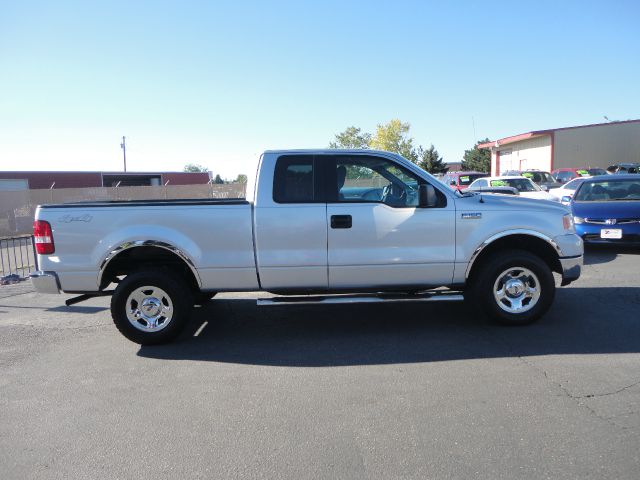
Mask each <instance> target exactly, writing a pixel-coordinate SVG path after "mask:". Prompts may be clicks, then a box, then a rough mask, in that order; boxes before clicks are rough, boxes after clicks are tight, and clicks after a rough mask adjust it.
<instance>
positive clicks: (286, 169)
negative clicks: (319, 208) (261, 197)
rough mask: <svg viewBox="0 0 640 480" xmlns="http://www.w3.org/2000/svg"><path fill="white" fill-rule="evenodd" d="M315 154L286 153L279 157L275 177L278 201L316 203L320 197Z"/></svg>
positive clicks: (275, 190) (276, 200)
mask: <svg viewBox="0 0 640 480" xmlns="http://www.w3.org/2000/svg"><path fill="white" fill-rule="evenodd" d="M316 170H317V168H316V162H315V159H314V156H313V155H284V156H281V157H280V158H278V160H277V163H276V168H275V172H274V177H273V200H274V202H276V203H315V202H318V201H321V199H320V198H319V192H320V189H319V188H318V187H319V185H318V175H317V174H316Z"/></svg>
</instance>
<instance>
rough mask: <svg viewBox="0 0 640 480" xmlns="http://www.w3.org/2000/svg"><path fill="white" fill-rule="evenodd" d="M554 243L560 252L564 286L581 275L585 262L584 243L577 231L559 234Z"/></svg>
mask: <svg viewBox="0 0 640 480" xmlns="http://www.w3.org/2000/svg"><path fill="white" fill-rule="evenodd" d="M553 243H554V244H555V245H556V249H557V250H558V253H559V254H560V266H561V267H562V272H561V274H562V283H561V285H562V286H563V287H564V286H565V285H569V284H570V283H571V282H573V281H574V280H577V279H578V278H579V277H580V273H581V272H582V264H583V262H584V257H583V254H584V244H583V242H582V239H581V238H580V236H579V235H576V234H575V233H568V234H565V235H559V236H557V237H555V238H554V239H553Z"/></svg>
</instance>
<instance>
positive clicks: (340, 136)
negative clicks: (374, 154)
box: [329, 127, 371, 149]
mask: <svg viewBox="0 0 640 480" xmlns="http://www.w3.org/2000/svg"><path fill="white" fill-rule="evenodd" d="M370 141H371V134H370V133H366V132H365V133H363V132H362V130H361V129H360V128H358V127H348V128H347V129H345V130H344V131H343V132H340V133H337V134H336V136H335V138H334V140H333V142H331V143H330V144H329V148H352V149H366V148H369V142H370Z"/></svg>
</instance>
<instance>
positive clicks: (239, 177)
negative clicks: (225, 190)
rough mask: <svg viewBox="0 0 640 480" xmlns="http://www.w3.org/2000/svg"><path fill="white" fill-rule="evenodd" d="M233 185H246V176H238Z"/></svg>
mask: <svg viewBox="0 0 640 480" xmlns="http://www.w3.org/2000/svg"><path fill="white" fill-rule="evenodd" d="M233 183H247V176H246V175H244V174H242V173H241V174H239V175H238V176H237V177H236V179H235V180H234V181H233Z"/></svg>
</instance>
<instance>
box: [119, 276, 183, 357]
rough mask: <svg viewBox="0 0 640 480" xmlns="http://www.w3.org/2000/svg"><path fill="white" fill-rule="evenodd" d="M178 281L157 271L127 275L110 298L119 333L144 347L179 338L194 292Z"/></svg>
mask: <svg viewBox="0 0 640 480" xmlns="http://www.w3.org/2000/svg"><path fill="white" fill-rule="evenodd" d="M179 280H180V277H178V278H176V277H175V276H172V275H169V273H168V272H164V271H157V270H147V271H140V272H136V273H132V274H130V275H127V276H126V277H125V278H124V280H122V282H120V283H119V284H118V287H117V288H116V290H115V292H114V294H113V297H111V317H112V318H113V322H114V323H115V325H116V327H117V328H118V330H120V333H122V334H123V335H124V336H125V337H127V338H128V339H129V340H131V341H132V342H135V343H139V344H141V345H154V344H159V343H166V342H169V341H171V340H173V339H174V338H176V337H177V336H178V335H179V334H180V332H181V331H182V330H183V329H184V327H185V326H186V324H187V323H188V321H189V316H190V313H191V308H192V306H193V299H192V296H191V292H190V291H189V289H188V288H187V286H186V284H185V283H181V282H180V281H179Z"/></svg>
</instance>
